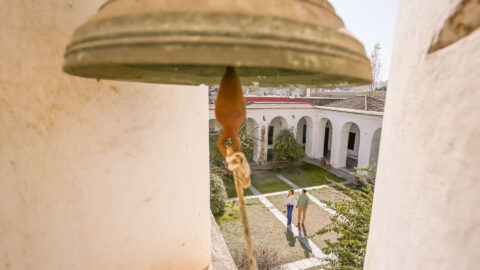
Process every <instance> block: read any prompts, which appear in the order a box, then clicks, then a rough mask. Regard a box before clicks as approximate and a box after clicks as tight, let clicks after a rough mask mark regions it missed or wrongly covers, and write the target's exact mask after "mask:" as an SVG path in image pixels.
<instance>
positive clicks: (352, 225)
mask: <svg viewBox="0 0 480 270" xmlns="http://www.w3.org/2000/svg"><path fill="white" fill-rule="evenodd" d="M373 173H374V170H373V169H371V168H365V169H358V168H357V173H356V175H357V176H358V177H359V179H360V183H361V185H360V186H358V187H357V189H356V190H355V189H351V188H349V187H347V186H344V185H341V184H338V183H334V182H332V183H334V185H335V188H337V189H339V190H341V191H342V192H343V193H345V194H346V195H347V196H349V197H350V198H351V199H352V200H344V201H342V202H340V203H336V204H333V203H329V202H327V205H328V206H329V207H330V208H332V209H334V210H335V211H336V212H337V214H335V215H334V216H333V217H332V222H331V223H330V224H329V225H327V227H325V228H324V229H322V230H320V231H319V232H317V233H316V234H324V233H327V232H332V231H333V232H335V233H337V234H338V235H339V237H338V239H336V241H329V240H327V241H325V243H326V244H327V246H326V247H325V248H323V249H322V250H323V252H324V253H325V254H327V255H331V256H329V257H328V258H327V259H326V262H327V263H328V269H332V270H337V269H338V270H344V269H347V270H349V269H352V270H353V269H363V262H364V260H365V253H366V247H367V239H368V231H369V226H370V215H371V212H372V202H373V191H374V184H375V179H373V178H369V176H370V175H373ZM316 234H314V235H316Z"/></svg>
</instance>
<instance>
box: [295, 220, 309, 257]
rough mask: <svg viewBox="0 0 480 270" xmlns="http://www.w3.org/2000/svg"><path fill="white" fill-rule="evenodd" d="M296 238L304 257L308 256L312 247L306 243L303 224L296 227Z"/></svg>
mask: <svg viewBox="0 0 480 270" xmlns="http://www.w3.org/2000/svg"><path fill="white" fill-rule="evenodd" d="M298 240H299V241H300V244H301V246H302V248H303V252H304V253H305V258H309V257H310V256H311V254H312V247H310V244H309V243H308V234H307V230H306V229H305V227H303V226H300V227H298Z"/></svg>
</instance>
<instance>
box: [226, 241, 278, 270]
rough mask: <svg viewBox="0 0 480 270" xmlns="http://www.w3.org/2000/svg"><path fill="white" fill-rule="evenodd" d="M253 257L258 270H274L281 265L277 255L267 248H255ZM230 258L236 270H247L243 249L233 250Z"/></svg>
mask: <svg viewBox="0 0 480 270" xmlns="http://www.w3.org/2000/svg"><path fill="white" fill-rule="evenodd" d="M255 257H256V259H257V265H258V269H260V270H269V269H276V268H277V267H278V266H280V265H281V264H282V263H281V261H280V259H279V257H278V253H277V252H276V251H275V250H274V249H272V248H269V247H263V246H260V247H258V248H256V249H255ZM232 258H233V261H234V262H235V265H236V266H237V268H238V270H248V258H247V251H246V250H245V249H244V248H242V249H235V250H234V251H233V252H232Z"/></svg>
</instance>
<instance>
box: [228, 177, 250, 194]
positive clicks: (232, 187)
mask: <svg viewBox="0 0 480 270" xmlns="http://www.w3.org/2000/svg"><path fill="white" fill-rule="evenodd" d="M223 184H224V185H225V190H226V191H227V196H228V198H235V197H237V191H236V189H235V182H234V180H233V179H232V180H231V181H223ZM243 195H245V196H247V195H253V193H252V192H251V191H250V189H248V188H246V189H244V190H243Z"/></svg>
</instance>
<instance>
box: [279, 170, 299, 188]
mask: <svg viewBox="0 0 480 270" xmlns="http://www.w3.org/2000/svg"><path fill="white" fill-rule="evenodd" d="M277 177H278V178H280V180H282V181H283V182H285V183H286V184H287V185H289V186H291V187H292V188H294V189H299V188H300V187H299V186H297V185H295V183H293V182H292V181H290V180H288V179H287V178H286V177H285V176H283V175H281V174H278V173H277Z"/></svg>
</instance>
